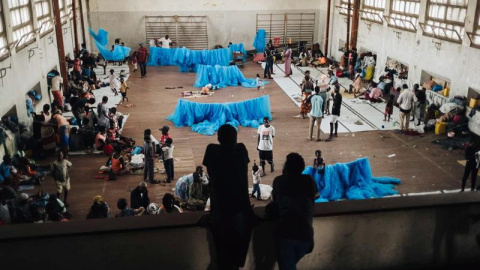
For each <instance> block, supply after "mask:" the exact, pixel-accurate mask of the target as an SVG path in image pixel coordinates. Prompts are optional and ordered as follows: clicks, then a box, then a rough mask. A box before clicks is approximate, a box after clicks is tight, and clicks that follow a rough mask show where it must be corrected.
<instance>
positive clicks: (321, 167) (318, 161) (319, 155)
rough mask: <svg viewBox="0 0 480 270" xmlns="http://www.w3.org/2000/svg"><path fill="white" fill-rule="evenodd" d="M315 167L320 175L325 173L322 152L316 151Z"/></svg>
mask: <svg viewBox="0 0 480 270" xmlns="http://www.w3.org/2000/svg"><path fill="white" fill-rule="evenodd" d="M313 167H314V168H315V169H317V171H318V173H323V172H324V171H325V161H324V160H323V158H322V151H320V150H317V151H315V159H314V160H313Z"/></svg>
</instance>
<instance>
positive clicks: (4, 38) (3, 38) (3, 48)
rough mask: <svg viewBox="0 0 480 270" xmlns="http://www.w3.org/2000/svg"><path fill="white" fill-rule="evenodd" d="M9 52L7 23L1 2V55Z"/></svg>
mask: <svg viewBox="0 0 480 270" xmlns="http://www.w3.org/2000/svg"><path fill="white" fill-rule="evenodd" d="M7 53H8V42H7V34H6V33H5V23H4V20H3V7H2V2H0V57H3V56H5V55H6V54H7Z"/></svg>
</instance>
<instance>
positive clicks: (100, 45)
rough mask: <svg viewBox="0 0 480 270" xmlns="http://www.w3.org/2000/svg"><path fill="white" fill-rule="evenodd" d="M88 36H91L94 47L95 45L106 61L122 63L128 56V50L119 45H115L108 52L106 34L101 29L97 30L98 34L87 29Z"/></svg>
mask: <svg viewBox="0 0 480 270" xmlns="http://www.w3.org/2000/svg"><path fill="white" fill-rule="evenodd" d="M89 31H90V35H92V37H93V39H94V40H95V45H97V49H98V51H99V52H100V53H101V54H102V56H103V57H104V58H105V60H107V61H123V60H124V59H125V57H127V56H128V55H129V54H130V50H131V49H130V48H129V47H125V46H120V45H115V46H114V47H113V51H110V50H109V49H108V48H107V47H106V46H107V44H108V32H107V31H105V30H103V29H102V28H100V29H98V34H95V32H94V31H93V30H92V29H89Z"/></svg>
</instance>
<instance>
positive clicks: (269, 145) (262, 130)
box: [257, 117, 275, 176]
mask: <svg viewBox="0 0 480 270" xmlns="http://www.w3.org/2000/svg"><path fill="white" fill-rule="evenodd" d="M257 134H258V146H257V150H258V151H259V155H260V165H261V166H262V176H264V175H265V160H266V161H267V162H268V163H269V164H270V172H273V171H274V168H273V137H275V128H274V127H273V126H271V125H270V120H269V119H268V117H264V118H263V125H261V126H259V127H258V130H257Z"/></svg>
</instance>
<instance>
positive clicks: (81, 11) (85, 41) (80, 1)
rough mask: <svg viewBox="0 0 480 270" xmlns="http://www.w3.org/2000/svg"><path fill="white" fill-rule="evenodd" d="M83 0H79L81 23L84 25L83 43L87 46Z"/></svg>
mask: <svg viewBox="0 0 480 270" xmlns="http://www.w3.org/2000/svg"><path fill="white" fill-rule="evenodd" d="M82 2H83V0H78V6H79V7H80V22H81V24H82V43H85V44H87V39H86V37H85V22H84V21H83V3H82Z"/></svg>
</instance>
